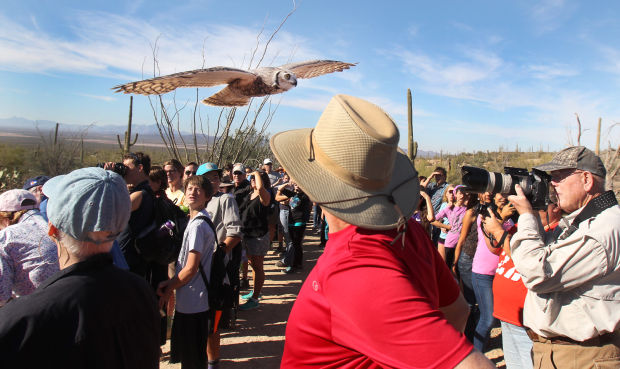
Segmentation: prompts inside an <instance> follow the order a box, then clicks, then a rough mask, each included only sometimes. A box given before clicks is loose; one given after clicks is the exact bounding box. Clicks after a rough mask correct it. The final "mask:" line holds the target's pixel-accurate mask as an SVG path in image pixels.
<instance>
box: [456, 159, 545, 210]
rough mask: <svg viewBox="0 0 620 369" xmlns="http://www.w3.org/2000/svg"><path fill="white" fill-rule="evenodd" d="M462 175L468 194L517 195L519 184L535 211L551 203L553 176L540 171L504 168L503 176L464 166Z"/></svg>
mask: <svg viewBox="0 0 620 369" xmlns="http://www.w3.org/2000/svg"><path fill="white" fill-rule="evenodd" d="M461 175H462V177H463V178H462V181H463V184H464V185H465V186H466V191H468V192H475V193H483V192H487V191H488V192H490V193H492V194H496V193H501V194H504V195H516V192H515V185H517V184H518V185H519V186H521V188H522V189H523V193H524V194H525V197H527V199H528V200H529V202H530V203H531V204H532V208H533V209H534V210H543V209H546V208H547V205H549V202H550V198H549V184H550V183H551V176H550V175H548V174H547V173H545V172H543V171H541V170H538V169H532V171H531V172H528V170H527V169H524V168H513V167H504V174H502V173H497V172H489V171H487V170H485V169H482V168H477V167H470V166H463V167H462V168H461Z"/></svg>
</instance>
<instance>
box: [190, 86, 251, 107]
mask: <svg viewBox="0 0 620 369" xmlns="http://www.w3.org/2000/svg"><path fill="white" fill-rule="evenodd" d="M249 102H250V96H245V95H239V94H238V93H236V92H235V91H233V89H231V88H230V86H226V87H225V88H223V89H222V90H221V91H219V92H218V93H216V94H214V95H212V96H210V97H207V98H206V99H204V100H202V103H203V104H206V105H211V106H243V105H247V104H248V103H249Z"/></svg>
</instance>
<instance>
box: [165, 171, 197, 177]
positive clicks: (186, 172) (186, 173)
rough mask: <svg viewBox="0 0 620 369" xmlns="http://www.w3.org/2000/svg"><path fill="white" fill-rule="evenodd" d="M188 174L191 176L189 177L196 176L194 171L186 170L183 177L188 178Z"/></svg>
mask: <svg viewBox="0 0 620 369" xmlns="http://www.w3.org/2000/svg"><path fill="white" fill-rule="evenodd" d="M166 173H167V172H166ZM190 174H191V175H193V176H195V175H196V171H195V170H186V171H185V175H186V176H188V175H190Z"/></svg>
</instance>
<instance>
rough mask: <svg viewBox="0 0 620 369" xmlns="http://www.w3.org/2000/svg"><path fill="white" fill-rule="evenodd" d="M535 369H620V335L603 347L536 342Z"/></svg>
mask: <svg viewBox="0 0 620 369" xmlns="http://www.w3.org/2000/svg"><path fill="white" fill-rule="evenodd" d="M532 356H533V360H534V369H590V368H593V369H612V368H613V369H618V368H620V335H617V337H616V338H615V339H614V341H613V342H611V343H608V344H605V345H601V346H594V345H590V346H582V345H566V344H553V343H551V342H550V341H548V340H545V339H541V342H534V346H533V347H532Z"/></svg>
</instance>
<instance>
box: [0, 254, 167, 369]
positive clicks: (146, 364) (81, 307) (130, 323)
mask: <svg viewBox="0 0 620 369" xmlns="http://www.w3.org/2000/svg"><path fill="white" fill-rule="evenodd" d="M158 339H159V311H158V308H157V303H156V300H155V295H154V293H153V292H152V290H151V288H150V287H149V285H148V284H147V283H146V282H145V281H144V280H142V279H141V278H139V277H138V276H136V275H134V274H132V273H130V272H126V271H123V270H121V269H118V268H116V267H115V266H113V265H112V257H111V256H110V255H109V254H107V253H105V254H97V255H94V256H92V257H90V258H88V259H87V260H84V261H82V262H79V263H76V264H74V265H71V266H69V267H68V268H66V269H63V270H61V271H60V272H58V273H56V274H55V275H53V276H52V277H50V278H49V279H48V280H47V281H45V283H44V284H43V285H41V286H40V287H39V288H37V289H36V290H35V291H34V292H33V293H32V294H30V295H28V296H23V297H20V298H18V299H16V300H13V301H11V302H10V303H8V304H7V305H5V306H4V307H2V308H0V358H2V359H1V363H2V364H1V366H2V367H4V368H157V367H158V366H159V342H158Z"/></svg>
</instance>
